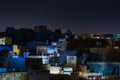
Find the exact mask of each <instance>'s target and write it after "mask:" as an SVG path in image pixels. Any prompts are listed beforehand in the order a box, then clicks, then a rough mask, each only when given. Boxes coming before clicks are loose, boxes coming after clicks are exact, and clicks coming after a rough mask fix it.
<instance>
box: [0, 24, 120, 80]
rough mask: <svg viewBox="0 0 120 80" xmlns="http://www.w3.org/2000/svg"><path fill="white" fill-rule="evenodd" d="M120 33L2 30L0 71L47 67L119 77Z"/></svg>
mask: <svg viewBox="0 0 120 80" xmlns="http://www.w3.org/2000/svg"><path fill="white" fill-rule="evenodd" d="M119 58H120V34H89V33H87V34H81V35H77V34H73V33H72V32H71V31H70V30H66V31H62V30H61V29H56V30H54V31H52V30H49V29H47V27H46V26H43V25H41V26H35V27H34V28H33V29H29V28H20V29H15V28H14V27H7V28H6V30H5V32H0V72H16V71H19V72H23V71H36V70H37V71H40V70H48V71H49V73H50V74H66V75H72V74H76V75H78V76H79V77H83V78H87V79H91V78H116V77H117V78H119V77H120V59H119Z"/></svg>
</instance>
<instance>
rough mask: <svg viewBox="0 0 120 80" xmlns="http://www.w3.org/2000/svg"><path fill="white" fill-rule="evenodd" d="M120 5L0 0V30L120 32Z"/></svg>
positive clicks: (98, 2)
mask: <svg viewBox="0 0 120 80" xmlns="http://www.w3.org/2000/svg"><path fill="white" fill-rule="evenodd" d="M119 9H120V5H119V3H118V2H116V1H113V0H109V1H103V0H99V1H98V0H97V1H96V0H91V1H89V0H85V1H77V0H75V1H73V0H69V1H68V0H66V1H63V0H61V1H60V0H59V1H49V0H45V1H39V0H34V1H33V0H29V1H28V0H21V1H17V0H13V1H9V0H4V1H0V12H1V13H0V29H1V30H2V31H3V30H5V28H6V27H8V26H12V27H15V28H23V27H27V28H33V27H34V26H37V25H46V26H48V28H49V29H51V30H52V29H57V28H60V29H70V30H71V31H72V32H74V33H78V34H81V33H120V31H119V29H120V27H119V26H120V23H119V21H120V19H119V18H120V15H119V14H120V11H119Z"/></svg>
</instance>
